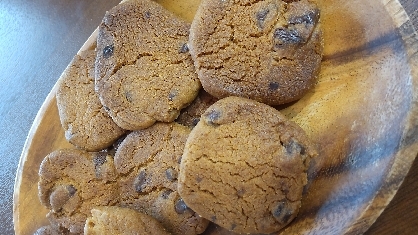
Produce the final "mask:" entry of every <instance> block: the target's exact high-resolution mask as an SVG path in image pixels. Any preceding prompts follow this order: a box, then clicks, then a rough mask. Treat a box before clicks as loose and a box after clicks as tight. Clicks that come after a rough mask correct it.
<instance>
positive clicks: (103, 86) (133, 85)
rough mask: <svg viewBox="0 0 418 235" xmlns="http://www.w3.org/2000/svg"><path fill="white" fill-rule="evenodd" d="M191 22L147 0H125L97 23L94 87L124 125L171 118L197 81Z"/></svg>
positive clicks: (134, 127)
mask: <svg viewBox="0 0 418 235" xmlns="http://www.w3.org/2000/svg"><path fill="white" fill-rule="evenodd" d="M189 28H190V24H189V23H187V22H185V21H183V20H182V19H179V18H177V17H176V16H175V15H174V14H172V13H171V12H169V11H167V10H166V9H164V8H163V7H162V6H161V5H159V4H158V3H156V2H153V1H151V0H128V1H124V2H123V3H121V4H119V5H117V6H115V7H114V8H112V9H111V10H110V11H108V12H107V13H106V15H105V16H104V18H103V21H102V23H101V24H100V26H99V35H98V38H97V57H96V73H95V76H96V77H95V78H96V91H97V92H98V94H99V97H100V100H101V102H102V104H103V105H104V106H105V107H106V109H107V112H108V113H109V114H110V116H111V117H112V118H113V120H114V121H115V122H116V123H117V124H118V125H119V126H120V127H122V128H124V129H128V130H138V129H144V128H146V127H148V126H150V125H152V124H153V123H155V122H156V121H161V122H171V121H173V120H174V119H176V118H177V116H178V115H179V113H180V110H181V109H182V108H183V107H185V106H187V105H188V104H189V103H191V102H192V101H193V99H194V98H195V97H196V95H197V93H198V91H199V89H200V87H201V85H200V81H199V79H198V78H197V75H196V73H195V69H194V65H193V61H192V59H191V56H190V54H189V49H188V46H187V42H188V37H189Z"/></svg>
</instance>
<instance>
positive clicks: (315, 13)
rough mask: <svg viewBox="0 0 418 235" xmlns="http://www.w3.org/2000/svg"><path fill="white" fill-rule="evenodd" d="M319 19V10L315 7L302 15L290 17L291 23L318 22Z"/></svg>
mask: <svg viewBox="0 0 418 235" xmlns="http://www.w3.org/2000/svg"><path fill="white" fill-rule="evenodd" d="M318 19H319V10H318V9H314V10H312V11H309V12H307V13H306V14H304V15H302V16H295V17H291V18H290V19H289V21H288V22H289V24H316V23H317V22H318Z"/></svg>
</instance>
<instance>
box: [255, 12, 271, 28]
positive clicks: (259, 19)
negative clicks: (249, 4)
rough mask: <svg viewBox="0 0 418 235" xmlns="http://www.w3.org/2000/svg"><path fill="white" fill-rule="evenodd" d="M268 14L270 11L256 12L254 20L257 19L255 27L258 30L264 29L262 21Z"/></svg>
mask: <svg viewBox="0 0 418 235" xmlns="http://www.w3.org/2000/svg"><path fill="white" fill-rule="evenodd" d="M269 13H270V9H268V8H267V9H262V10H261V11H259V12H257V14H255V18H256V19H257V25H258V27H260V28H263V27H264V21H265V20H266V18H267V15H268V14H269Z"/></svg>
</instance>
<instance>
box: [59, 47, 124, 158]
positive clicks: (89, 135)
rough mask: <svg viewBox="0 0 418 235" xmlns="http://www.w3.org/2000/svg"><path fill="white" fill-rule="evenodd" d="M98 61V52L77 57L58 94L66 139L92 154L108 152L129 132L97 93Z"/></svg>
mask: <svg viewBox="0 0 418 235" xmlns="http://www.w3.org/2000/svg"><path fill="white" fill-rule="evenodd" d="M95 58H96V52H95V51H94V49H92V50H86V51H83V52H81V53H80V54H79V55H76V56H75V57H74V58H73V60H72V61H71V63H70V64H69V66H68V67H67V69H66V70H65V71H64V73H63V75H62V76H61V79H60V81H59V84H58V90H57V93H56V97H57V106H58V112H59V117H60V121H61V125H62V127H63V128H64V130H65V137H66V139H67V140H68V141H69V142H70V143H72V144H73V145H75V146H77V147H79V148H83V149H86V150H88V151H98V150H102V149H104V148H107V147H108V146H110V145H111V144H112V143H113V142H114V141H115V140H116V139H118V138H119V137H120V136H121V135H123V133H124V132H125V130H123V129H122V128H120V127H119V126H118V125H116V123H115V122H114V121H113V120H112V118H111V117H110V116H109V114H107V112H106V111H105V109H104V108H103V106H102V104H101V103H100V100H99V97H98V96H97V94H96V93H95V92H94V63H95Z"/></svg>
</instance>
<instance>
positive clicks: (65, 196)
mask: <svg viewBox="0 0 418 235" xmlns="http://www.w3.org/2000/svg"><path fill="white" fill-rule="evenodd" d="M75 193H76V189H75V188H74V186H73V185H59V186H57V187H56V188H54V189H53V191H52V193H51V195H50V196H49V204H50V205H51V207H52V209H53V210H54V211H60V210H61V209H62V207H63V206H64V205H65V204H66V203H67V202H68V200H70V198H71V197H72V196H74V194H75Z"/></svg>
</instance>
